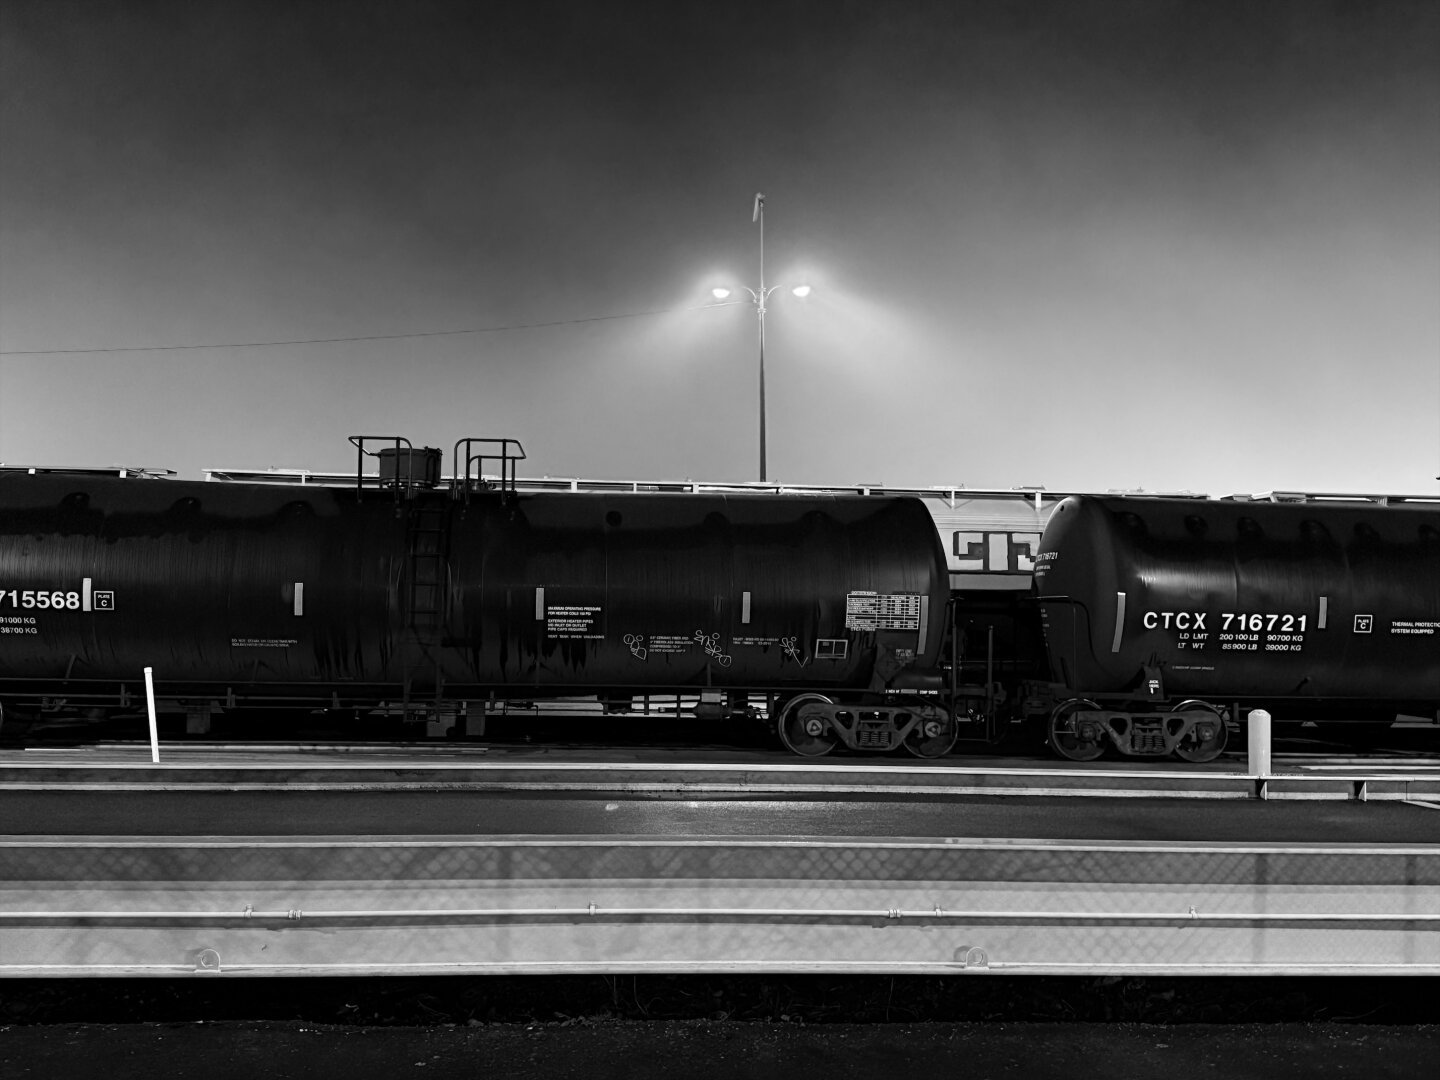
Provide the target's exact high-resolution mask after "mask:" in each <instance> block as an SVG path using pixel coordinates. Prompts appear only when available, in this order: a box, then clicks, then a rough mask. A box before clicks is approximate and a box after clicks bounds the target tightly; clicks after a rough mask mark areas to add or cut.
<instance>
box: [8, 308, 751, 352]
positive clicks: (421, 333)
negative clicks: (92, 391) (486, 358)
mask: <svg viewBox="0 0 1440 1080" xmlns="http://www.w3.org/2000/svg"><path fill="white" fill-rule="evenodd" d="M745 303H749V301H748V300H729V301H721V302H718V303H712V304H696V305H694V306H692V307H684V308H664V309H662V310H659V311H631V312H625V313H623V314H620V315H592V316H589V317H587V318H582V319H555V320H553V321H550V322H537V323H514V324H511V325H508V326H476V327H470V328H469V329H465V330H417V331H412V332H410V333H404V334H353V335H349V336H346V337H323V338H292V339H289V340H284V341H279V340H277V341H219V342H205V343H202V344H191V345H108V346H95V347H90V348H83V349H0V356H58V355H66V354H79V353H131V352H180V351H186V350H192V349H267V348H274V347H277V346H281V345H330V344H337V343H343V342H348V341H400V340H402V339H406V338H430V337H460V336H462V335H465V334H500V333H506V332H508V331H514V330H540V329H544V328H545V327H551V326H575V325H578V324H580V323H594V322H612V321H614V320H616V319H644V318H651V317H654V316H657V315H673V314H677V313H678V312H682V311H702V310H704V309H705V308H718V307H733V306H734V305H735V304H745Z"/></svg>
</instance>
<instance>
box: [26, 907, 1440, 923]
mask: <svg viewBox="0 0 1440 1080" xmlns="http://www.w3.org/2000/svg"><path fill="white" fill-rule="evenodd" d="M251 919H261V920H269V921H279V922H301V921H302V920H303V921H307V922H326V921H332V922H341V921H344V922H351V921H356V920H363V921H377V922H378V921H399V922H406V923H415V922H426V921H440V920H455V919H473V920H495V921H503V920H507V919H558V920H565V921H575V920H579V921H591V920H596V919H601V920H612V921H613V920H627V921H629V920H634V919H669V920H675V919H679V920H696V921H699V920H715V919H729V920H740V919H758V920H767V921H769V920H793V919H803V920H806V921H818V922H855V921H860V922H866V923H873V922H877V921H878V922H900V921H906V922H935V923H939V922H947V921H948V922H995V921H999V922H1005V923H1016V924H1020V923H1040V922H1044V923H1053V922H1060V923H1112V924H1118V925H1132V924H1135V925H1138V924H1142V923H1143V924H1156V923H1159V924H1164V925H1176V926H1185V925H1193V924H1197V923H1211V924H1227V923H1228V924H1234V923H1243V924H1247V925H1256V926H1265V925H1276V924H1299V923H1354V924H1362V923H1363V924H1367V925H1374V924H1387V923H1435V924H1440V913H1423V912H1385V913H1376V912H1301V911H1291V912H1259V911H1250V912H1220V911H1203V912H1202V911H1197V910H1196V909H1195V908H1193V907H1192V908H1189V909H1187V910H1186V911H1183V912H1181V911H1084V910H1073V911H999V910H994V911H987V910H964V911H952V910H948V909H946V908H941V907H937V908H934V909H932V910H925V909H905V908H756V907H618V906H613V905H609V906H602V905H599V904H587V905H585V906H584V907H534V908H525V907H517V908H400V909H357V910H349V911H346V910H321V911H306V910H303V909H300V908H290V909H288V910H275V911H256V910H255V909H254V908H251V907H249V906H247V907H245V908H244V910H242V911H235V910H233V909H232V910H227V911H193V910H191V911H114V910H111V911H5V912H0V924H4V923H19V922H25V923H35V922H45V923H75V922H106V923H115V924H119V923H134V922H147V921H149V922H155V921H163V922H184V923H189V922H212V923H213V922H226V921H228V922H229V923H231V924H232V925H242V924H243V923H244V922H246V921H248V920H251Z"/></svg>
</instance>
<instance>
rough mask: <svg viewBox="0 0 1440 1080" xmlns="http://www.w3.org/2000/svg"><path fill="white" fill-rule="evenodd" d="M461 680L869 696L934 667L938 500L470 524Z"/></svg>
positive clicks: (531, 500)
mask: <svg viewBox="0 0 1440 1080" xmlns="http://www.w3.org/2000/svg"><path fill="white" fill-rule="evenodd" d="M452 550H453V552H454V555H453V560H452V564H453V572H454V580H453V583H452V594H453V597H454V600H455V605H456V618H455V622H454V629H455V634H456V638H455V640H454V641H453V642H452V643H451V644H452V645H453V647H454V654H453V656H452V660H453V659H463V660H464V662H465V667H464V669H463V670H459V671H452V673H451V674H450V676H449V677H450V678H452V679H456V678H459V679H462V680H466V681H475V682H478V683H505V684H516V683H520V684H534V685H541V686H577V685H593V686H629V685H658V686H676V685H706V684H710V685H716V686H735V687H738V686H769V685H786V684H792V685H793V684H805V685H812V684H813V685H820V686H866V685H868V684H869V682H870V680H871V678H872V675H873V674H874V669H875V667H876V665H877V664H878V665H880V667H881V669H882V673H883V671H884V670H885V669H886V668H887V667H888V668H890V669H893V668H895V667H897V666H911V665H918V666H920V667H930V666H932V665H933V664H934V662H935V659H936V656H937V653H938V650H939V648H940V642H941V637H942V634H943V629H944V614H945V601H946V598H947V595H948V584H947V582H948V578H947V571H946V568H945V564H944V554H943V551H942V550H941V548H940V543H939V539H938V535H937V534H936V532H935V527H934V524H933V522H932V521H931V520H930V518H929V515H928V513H927V512H926V510H925V508H924V505H923V504H922V503H920V502H919V501H916V500H909V499H876V498H873V497H864V498H862V497H858V496H857V497H854V498H840V497H834V496H817V497H796V498H783V497H776V496H773V495H755V496H743V495H742V496H720V495H703V496H690V495H595V494H576V495H534V496H521V497H520V498H519V500H518V501H516V502H514V503H513V504H512V503H507V502H504V501H494V502H490V503H488V504H482V505H480V506H479V507H477V506H474V505H472V507H471V508H470V510H469V511H468V512H467V513H466V514H465V515H464V516H462V517H460V518H458V519H457V521H456V526H455V534H454V537H453V541H452Z"/></svg>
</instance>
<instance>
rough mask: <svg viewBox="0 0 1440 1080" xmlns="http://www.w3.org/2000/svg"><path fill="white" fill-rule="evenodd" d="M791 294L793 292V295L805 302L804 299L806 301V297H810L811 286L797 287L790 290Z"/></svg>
mask: <svg viewBox="0 0 1440 1080" xmlns="http://www.w3.org/2000/svg"><path fill="white" fill-rule="evenodd" d="M790 292H791V294H792V295H794V296H798V297H800V299H802V300H803V299H805V297H807V296H809V295H810V286H809V285H796V286H795V287H794V288H793V289H791V290H790Z"/></svg>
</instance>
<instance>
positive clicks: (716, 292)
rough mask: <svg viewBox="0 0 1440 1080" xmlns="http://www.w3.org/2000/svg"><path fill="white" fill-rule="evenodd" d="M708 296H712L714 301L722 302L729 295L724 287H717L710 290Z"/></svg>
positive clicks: (728, 291)
mask: <svg viewBox="0 0 1440 1080" xmlns="http://www.w3.org/2000/svg"><path fill="white" fill-rule="evenodd" d="M710 295H711V296H713V297H714V298H715V299H716V300H724V299H725V298H726V297H727V296H729V295H730V290H729V289H726V288H724V287H717V288H714V289H711V290H710Z"/></svg>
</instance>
